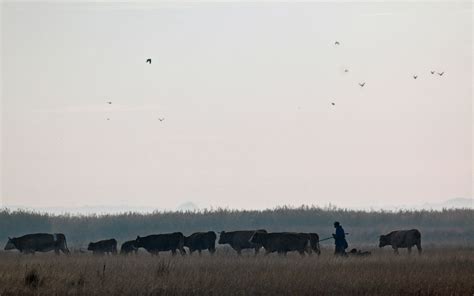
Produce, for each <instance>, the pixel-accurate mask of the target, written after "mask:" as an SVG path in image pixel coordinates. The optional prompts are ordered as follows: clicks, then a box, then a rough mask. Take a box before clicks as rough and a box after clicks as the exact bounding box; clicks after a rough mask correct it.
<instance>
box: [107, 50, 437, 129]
mask: <svg viewBox="0 0 474 296" xmlns="http://www.w3.org/2000/svg"><path fill="white" fill-rule="evenodd" d="M334 45H335V46H340V45H341V42H340V41H335V42H334ZM145 63H146V64H149V65H151V58H148V59H146V61H145ZM348 72H349V69H347V68H346V69H344V73H348ZM430 73H431V75H435V74H437V75H438V76H443V75H444V71H443V72H437V71H435V70H431V71H430ZM413 79H415V80H416V79H418V74H414V75H413ZM358 84H359V86H360V87H361V88H363V87H365V84H366V82H365V81H361V82H359V83H358ZM106 103H107V104H108V105H112V102H111V101H107V102H106ZM331 105H332V106H336V103H335V102H334V101H332V102H331ZM107 120H110V118H107ZM158 120H159V121H160V122H163V121H164V120H165V118H164V117H159V118H158Z"/></svg>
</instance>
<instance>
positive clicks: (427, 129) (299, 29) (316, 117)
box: [1, 2, 473, 208]
mask: <svg viewBox="0 0 474 296" xmlns="http://www.w3.org/2000/svg"><path fill="white" fill-rule="evenodd" d="M471 7H472V4H471V3H470V2H465V3H451V4H449V3H428V2H412V3H403V4H396V3H388V4H387V3H333V4H329V3H299V4H288V3H286V4H285V3H243V4H236V3H207V4H193V3H183V4H171V3H168V4H161V5H152V4H123V3H122V4H117V3H115V4H113V3H109V4H105V3H103V4H60V3H56V4H53V3H49V4H46V3H36V4H32V3H20V4H18V3H16V4H15V3H3V5H2V8H1V9H2V12H1V37H2V40H1V41H2V47H1V49H2V51H1V59H2V61H1V70H2V73H1V74H2V77H3V80H2V82H3V89H2V93H1V94H2V134H1V141H2V165H1V168H2V178H1V179H2V180H1V181H2V197H3V205H23V206H30V207H42V206H81V205H117V204H120V205H129V206H150V207H154V208H174V207H176V206H177V205H179V204H181V203H183V202H186V201H192V202H194V203H196V204H197V205H199V206H228V207H232V208H265V207H273V206H276V205H285V204H286V205H300V204H316V205H325V204H328V203H333V204H336V205H339V206H381V205H397V204H416V203H424V202H437V201H442V200H445V199H449V198H455V197H472V190H473V189H472V183H473V177H472V171H473V161H472V150H473V144H472V125H473V118H472V113H473V109H472V87H473V75H472V53H473V48H472V42H473V37H472V33H473V32H472V17H473V11H472V8H471ZM336 40H338V41H339V42H340V45H339V46H336V45H334V42H335V41H336ZM147 58H152V64H151V65H148V64H146V63H145V60H146V59H147ZM346 68H347V69H349V72H347V73H345V72H344V69H346ZM430 70H435V71H437V72H445V74H444V75H443V76H439V75H437V74H435V75H431V73H430ZM415 74H416V75H418V79H416V80H415V79H413V75H415ZM363 81H365V82H366V85H365V87H363V88H362V87H360V86H359V85H358V83H359V82H363ZM107 101H112V102H113V103H112V105H109V104H107V103H106V102H107ZM332 102H334V103H335V104H336V105H335V106H333V105H331V103H332ZM160 117H163V118H165V120H164V121H163V122H160V121H159V120H158V118H160ZM107 118H109V119H110V120H107Z"/></svg>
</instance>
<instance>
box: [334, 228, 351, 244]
mask: <svg viewBox="0 0 474 296" xmlns="http://www.w3.org/2000/svg"><path fill="white" fill-rule="evenodd" d="M333 237H334V243H335V244H336V248H340V249H343V250H345V249H347V247H348V244H347V241H346V233H345V231H344V228H342V226H341V225H339V226H337V227H336V233H335V234H333Z"/></svg>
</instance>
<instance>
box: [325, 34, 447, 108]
mask: <svg viewBox="0 0 474 296" xmlns="http://www.w3.org/2000/svg"><path fill="white" fill-rule="evenodd" d="M334 45H335V46H340V45H341V42H340V41H335V42H334ZM348 72H349V69H347V68H346V69H344V73H348ZM430 73H431V75H435V74H438V75H439V76H443V75H444V71H443V72H437V71H435V70H431V71H430ZM413 79H415V80H416V79H418V74H414V75H413ZM365 84H366V82H365V81H362V82H359V86H360V87H364V86H365ZM331 105H332V106H335V105H336V103H335V102H334V101H333V102H331Z"/></svg>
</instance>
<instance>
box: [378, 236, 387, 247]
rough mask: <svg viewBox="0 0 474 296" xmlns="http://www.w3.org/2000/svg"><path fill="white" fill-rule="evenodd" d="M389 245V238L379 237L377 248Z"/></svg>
mask: <svg viewBox="0 0 474 296" xmlns="http://www.w3.org/2000/svg"><path fill="white" fill-rule="evenodd" d="M387 245H390V237H389V236H388V235H381V236H380V240H379V248H383V247H385V246H387Z"/></svg>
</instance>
